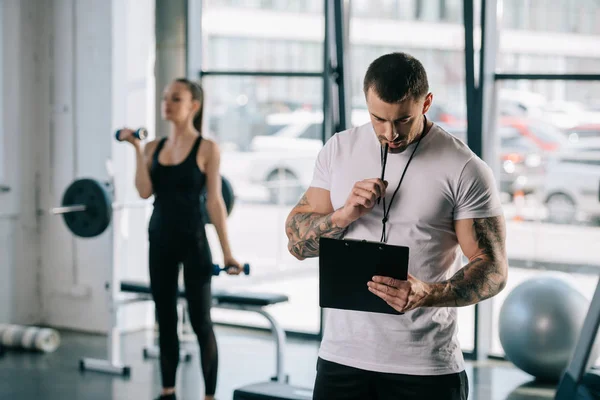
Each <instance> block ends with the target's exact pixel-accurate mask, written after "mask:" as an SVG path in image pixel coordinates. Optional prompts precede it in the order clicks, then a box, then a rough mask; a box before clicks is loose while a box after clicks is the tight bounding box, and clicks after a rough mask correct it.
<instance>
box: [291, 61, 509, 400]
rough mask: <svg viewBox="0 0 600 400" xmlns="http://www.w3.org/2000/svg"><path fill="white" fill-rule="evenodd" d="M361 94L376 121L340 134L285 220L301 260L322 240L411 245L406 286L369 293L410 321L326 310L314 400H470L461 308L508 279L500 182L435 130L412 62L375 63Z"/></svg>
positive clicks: (380, 286) (380, 284)
mask: <svg viewBox="0 0 600 400" xmlns="http://www.w3.org/2000/svg"><path fill="white" fill-rule="evenodd" d="M364 93H365V96H366V103H367V107H368V109H369V114H370V118H371V123H368V124H365V125H363V126H359V127H356V128H351V129H348V130H346V131H344V132H339V133H337V134H335V135H334V136H333V137H332V138H331V139H330V140H328V141H327V143H326V144H325V146H324V147H323V149H322V150H321V152H320V153H319V155H318V158H317V160H316V163H315V171H314V178H313V181H312V183H311V185H310V187H309V189H308V190H307V191H306V193H305V194H304V196H303V197H302V199H301V200H300V201H299V203H298V204H297V205H296V206H295V207H294V209H293V210H292V211H291V213H290V215H289V216H288V218H287V221H286V233H287V236H288V238H289V244H288V248H289V251H290V253H291V254H293V255H294V256H295V257H296V258H298V259H300V260H302V259H305V258H307V257H317V256H318V255H319V238H320V237H329V238H352V239H361V240H362V239H364V240H368V241H383V242H385V243H388V244H392V245H402V246H408V247H409V252H410V261H409V278H408V280H407V281H397V280H394V279H392V278H389V277H380V276H375V277H373V279H372V281H370V282H368V284H367V285H365V290H369V291H371V293H372V294H373V296H379V297H380V298H382V299H383V300H385V301H386V302H387V303H388V304H389V305H390V306H391V307H393V308H394V309H396V310H398V311H401V312H404V314H403V315H393V314H379V313H368V312H359V311H349V310H338V309H325V310H324V311H325V320H324V336H323V341H322V343H321V348H320V350H319V359H318V362H317V377H316V381H315V388H314V392H313V393H314V397H313V398H314V399H316V400H321V399H326V400H335V399H361V400H363V399H403V400H406V399H419V400H423V399H436V400H446V399H447V400H454V399H460V400H464V399H467V398H468V391H469V389H468V381H467V376H466V373H465V371H464V360H463V356H462V352H461V347H460V344H459V342H458V339H457V329H458V327H457V320H456V314H457V313H456V307H463V306H468V305H471V304H475V303H477V302H480V301H482V300H485V299H488V298H490V297H492V296H495V295H496V294H498V293H499V292H500V291H501V290H502V289H503V288H504V286H505V284H506V278H507V270H508V267H507V262H506V251H505V221H504V217H503V211H502V207H501V204H500V200H499V195H498V192H497V190H496V184H495V182H494V177H493V176H492V173H491V170H490V168H489V167H488V166H487V165H486V164H485V163H484V162H483V161H482V160H481V159H480V158H479V157H477V156H476V155H475V154H474V153H473V152H472V151H471V150H470V149H469V148H468V147H467V146H466V145H465V144H464V143H463V142H461V141H460V140H458V139H457V138H455V137H453V136H452V135H450V134H448V133H447V132H445V131H444V130H443V129H442V128H440V127H439V126H437V125H436V124H434V123H432V122H431V121H428V120H427V118H426V117H425V114H426V113H427V110H428V109H429V107H430V106H431V103H432V100H433V96H432V94H431V93H429V84H428V81H427V74H426V72H425V69H424V68H423V65H422V64H421V63H420V62H419V61H418V60H416V59H415V58H414V57H412V56H410V55H408V54H405V53H393V54H387V55H384V56H382V57H380V58H378V59H376V60H375V61H373V63H372V64H371V65H370V66H369V68H368V70H367V72H366V74H365V78H364ZM385 149H388V152H387V155H386V154H384V152H385ZM384 165H385V177H384V180H382V179H381V173H382V167H383V166H384ZM462 254H464V255H465V256H466V257H467V258H468V260H469V262H468V264H467V265H464V266H463V265H461V256H462ZM343 273H344V271H343V269H342V270H340V274H343Z"/></svg>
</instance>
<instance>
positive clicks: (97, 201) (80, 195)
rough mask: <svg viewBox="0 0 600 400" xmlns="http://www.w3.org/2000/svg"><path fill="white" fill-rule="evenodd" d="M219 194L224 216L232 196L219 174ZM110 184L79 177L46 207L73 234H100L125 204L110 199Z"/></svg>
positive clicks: (202, 208) (203, 209) (203, 201)
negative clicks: (58, 203) (57, 201)
mask: <svg viewBox="0 0 600 400" xmlns="http://www.w3.org/2000/svg"><path fill="white" fill-rule="evenodd" d="M221 193H222V195H223V200H224V201H225V208H226V209H227V215H229V214H231V211H232V210H233V205H234V203H235V195H234V193H233V187H232V186H231V183H229V181H228V180H227V179H226V178H225V177H223V176H222V177H221ZM206 196H207V193H206V188H204V190H203V191H202V193H201V194H200V198H199V199H198V201H199V202H200V211H201V213H202V218H203V220H204V221H205V223H207V224H210V223H211V222H210V217H209V215H208V211H207V210H206ZM112 198H113V196H112V193H111V188H110V184H108V183H103V182H100V181H98V180H95V179H90V178H81V179H77V180H75V181H74V182H73V183H71V184H70V185H69V187H68V188H67V190H66V191H65V193H64V194H63V197H62V201H61V206H60V207H55V208H52V209H51V210H50V213H52V214H53V215H62V217H63V220H64V222H65V225H66V226H67V228H69V230H70V231H71V232H72V233H73V234H74V235H75V236H79V237H83V238H90V237H95V236H98V235H100V234H102V233H103V232H104V231H105V230H106V228H108V226H109V225H110V221H111V220H112V214H113V210H114V209H115V208H122V207H126V206H127V204H118V203H113V202H112ZM146 204H147V203H144V205H146Z"/></svg>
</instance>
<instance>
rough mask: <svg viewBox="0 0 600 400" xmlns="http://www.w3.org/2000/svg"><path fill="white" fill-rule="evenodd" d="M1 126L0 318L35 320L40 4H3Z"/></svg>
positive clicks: (41, 108)
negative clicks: (6, 187)
mask: <svg viewBox="0 0 600 400" xmlns="http://www.w3.org/2000/svg"><path fill="white" fill-rule="evenodd" d="M2 8H3V10H2V21H1V29H2V35H1V36H2V51H3V54H2V81H3V84H2V98H3V101H2V114H3V116H4V118H3V119H2V130H3V132H4V135H3V136H4V146H3V154H2V156H3V157H2V159H3V162H4V167H5V168H4V175H5V182H6V183H7V184H8V185H9V186H11V188H12V190H11V192H10V193H8V194H4V195H0V212H1V213H2V215H3V217H2V218H1V219H0V277H2V279H0V282H1V283H0V321H2V322H4V321H12V322H16V323H24V324H25V323H35V322H38V321H39V320H40V318H41V314H42V312H41V306H42V303H41V299H40V297H39V283H40V282H39V279H38V274H39V272H40V264H39V263H40V251H39V234H38V224H37V218H36V214H37V208H38V197H37V196H38V191H37V190H36V187H37V185H36V184H37V181H38V179H39V177H38V175H37V171H38V169H39V162H38V160H39V154H40V153H39V152H40V150H41V148H40V147H39V146H37V145H36V144H37V143H39V140H40V138H41V137H42V136H43V135H44V134H45V132H46V131H47V124H45V123H44V122H45V121H47V115H48V110H47V104H44V102H42V101H39V99H41V98H47V96H48V85H47V83H48V81H47V79H46V77H45V71H44V68H45V67H46V66H47V62H46V60H47V57H46V53H47V46H46V45H47V43H46V42H44V40H45V39H46V40H47V36H44V31H45V29H47V26H46V24H45V21H44V18H43V15H44V13H45V12H46V7H45V4H40V3H39V2H36V1H34V0H22V1H17V0H5V1H3V3H2Z"/></svg>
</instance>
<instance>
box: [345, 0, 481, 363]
mask: <svg viewBox="0 0 600 400" xmlns="http://www.w3.org/2000/svg"><path fill="white" fill-rule="evenodd" d="M367 3H368V5H371V2H366V1H365V2H362V1H353V2H351V3H350V4H351V12H350V15H351V20H350V32H351V36H350V59H351V71H352V72H351V80H350V85H351V86H350V91H351V98H352V107H353V111H354V113H355V114H354V115H355V116H360V115H364V117H365V118H366V119H364V118H363V119H361V118H357V119H356V121H357V122H361V123H364V122H366V121H368V117H367V114H366V112H365V111H364V110H366V105H365V98H364V94H363V89H362V87H363V85H362V82H363V78H364V74H365V72H366V71H367V68H368V66H369V64H370V63H371V61H373V60H374V59H375V58H377V57H379V56H381V55H383V54H386V53H391V52H394V51H404V52H407V53H410V54H412V55H413V56H415V57H416V58H418V59H419V60H420V61H421V62H422V63H423V65H424V67H425V69H426V71H427V75H428V79H429V86H430V90H431V92H432V93H433V94H434V101H433V105H432V107H431V109H430V111H429V113H428V117H429V119H430V120H433V121H434V122H436V123H438V124H439V125H442V126H443V127H444V128H445V129H446V130H448V131H449V132H450V133H452V134H454V135H456V136H459V137H460V138H461V139H465V135H464V134H465V129H464V126H465V104H466V99H465V82H464V76H465V67H464V52H463V50H461V49H453V48H446V49H440V48H437V46H436V47H432V46H428V45H427V43H425V41H426V40H428V39H426V38H419V37H417V36H418V35H412V36H407V35H403V34H397V35H390V36H385V37H383V36H379V35H374V34H373V30H372V29H383V31H382V32H387V33H391V32H399V31H401V30H402V29H405V28H404V26H405V23H404V22H403V21H400V20H401V19H405V18H404V17H406V16H405V15H403V14H402V13H405V12H406V11H407V10H413V8H414V10H413V11H414V12H415V14H414V15H412V16H410V17H406V18H410V19H413V20H415V22H416V24H417V25H416V26H423V27H424V26H425V25H423V24H424V22H422V21H440V20H444V21H448V22H453V23H455V24H456V25H455V26H453V25H448V26H439V27H432V28H431V29H433V31H431V32H429V34H430V35H431V36H436V35H440V34H443V32H449V33H450V34H451V35H454V34H457V33H456V28H458V27H459V26H460V25H459V24H461V23H462V1H439V0H435V1H422V2H406V4H405V2H404V1H387V2H386V1H381V2H379V3H382V4H381V5H382V7H383V6H384V5H385V7H387V8H385V10H386V11H389V13H388V14H387V18H393V19H396V20H399V21H387V24H388V25H387V28H381V27H377V26H375V25H377V24H379V23H378V22H377V21H374V22H373V21H367V20H365V19H364V18H363V17H369V18H374V17H376V15H375V14H374V13H378V12H382V13H383V11H382V9H381V8H379V9H378V8H377V7H367ZM400 3H402V4H400ZM378 10H379V11H378ZM394 13H395V14H394ZM379 18H385V17H379ZM419 24H421V25H419ZM387 29H389V31H388V30H387ZM361 111H363V112H362V113H361ZM458 314H459V316H458V318H459V329H458V335H459V340H460V343H461V346H462V348H463V350H465V351H467V352H470V351H473V350H474V346H475V342H474V321H475V320H474V308H473V307H464V308H459V309H458Z"/></svg>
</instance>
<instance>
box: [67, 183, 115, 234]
mask: <svg viewBox="0 0 600 400" xmlns="http://www.w3.org/2000/svg"><path fill="white" fill-rule="evenodd" d="M76 204H83V205H85V207H86V209H85V211H78V212H70V213H66V214H63V219H64V221H65V224H66V225H67V227H68V228H69V230H70V231H71V232H73V234H74V235H75V236H79V237H84V238H90V237H94V236H98V235H100V234H101V233H102V232H104V231H105V230H106V228H107V227H108V225H109V224H110V220H111V219H112V201H111V196H110V194H109V193H108V191H107V189H106V187H105V185H104V184H102V183H100V182H98V181H97V180H94V179H78V180H76V181H74V182H73V183H72V184H71V185H70V186H69V187H68V188H67V190H66V192H65V194H64V195H63V199H62V206H63V207H64V206H71V205H76Z"/></svg>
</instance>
